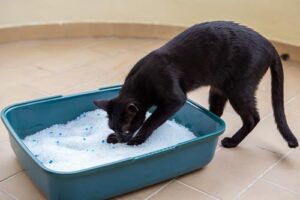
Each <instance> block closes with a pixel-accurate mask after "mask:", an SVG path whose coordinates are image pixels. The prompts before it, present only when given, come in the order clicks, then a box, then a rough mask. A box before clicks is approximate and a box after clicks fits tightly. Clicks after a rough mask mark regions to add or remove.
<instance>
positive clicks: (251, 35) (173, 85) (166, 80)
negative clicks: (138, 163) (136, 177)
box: [96, 21, 298, 147]
mask: <svg viewBox="0 0 300 200" xmlns="http://www.w3.org/2000/svg"><path fill="white" fill-rule="evenodd" d="M269 66H270V68H271V74H272V103H273V109H274V116H275V120H276V123H277V126H278V129H279V131H280V133H281V135H282V136H283V138H284V139H285V140H286V141H287V142H288V145H289V146H290V147H297V146H298V142H297V139H296V138H295V136H294V135H293V134H292V132H291V131H290V129H289V127H288V125H287V122H286V117H285V114H284V104H283V70H282V64H281V61H280V57H279V55H278V53H277V51H276V50H275V48H274V47H273V45H272V44H271V43H270V42H269V41H268V40H267V39H265V38H264V37H263V36H261V35H260V34H258V33H257V32H255V31H253V30H251V29H250V28H247V27H245V26H242V25H239V24H236V23H233V22H224V21H216V22H207V23H202V24H197V25H194V26H192V27H191V28H189V29H187V30H185V31H184V32H182V33H181V34H179V35H177V36H176V37H175V38H174V39H172V40H171V41H169V42H168V43H166V44H165V45H164V46H162V47H161V48H159V49H156V50H154V51H152V52H151V53H149V54H148V55H146V56H145V57H144V58H142V59H141V60H140V61H138V62H137V63H136V64H135V66H134V67H133V69H132V70H131V71H130V72H129V74H128V76H127V77H126V80H125V83H124V85H123V87H122V90H121V92H120V95H119V96H118V97H117V98H115V99H113V100H110V101H103V100H99V101H98V102H99V103H98V106H100V107H102V108H104V109H105V110H107V113H108V115H109V125H110V127H111V128H112V129H113V130H114V131H115V132H116V133H113V134H111V135H110V136H109V137H108V142H113V143H115V142H128V144H129V145H139V144H141V143H143V142H144V141H145V140H146V139H147V138H148V137H149V136H150V135H151V134H152V132H153V131H154V130H155V129H156V128H158V127H159V126H160V125H161V124H163V123H164V122H165V121H166V120H167V119H168V118H169V117H171V116H172V115H173V114H174V113H175V112H176V111H177V110H178V109H179V108H180V107H181V106H182V105H183V104H184V103H185V101H186V94H187V92H189V91H191V90H193V89H195V88H198V87H201V86H205V85H209V86H211V89H210V95H209V103H210V110H211V111H212V112H214V113H215V114H216V115H218V116H221V115H222V113H223V110H224V106H225V104H226V102H227V101H229V102H230V104H231V105H232V107H233V108H234V109H235V111H236V112H237V113H238V114H239V115H240V117H241V119H242V121H243V126H242V127H241V128H240V129H239V130H238V131H237V132H236V133H235V134H234V135H233V137H231V138H229V137H228V138H224V139H223V140H222V145H223V146H224V147H235V146H237V145H238V144H239V143H240V142H241V141H242V140H243V139H244V138H245V137H246V136H247V135H248V134H249V133H250V132H251V130H252V129H253V128H254V127H255V126H256V124H257V123H258V122H259V120H260V118H259V114H258V112H257V109H256V99H255V91H256V88H257V85H258V84H259V82H260V80H261V78H262V77H263V75H264V74H265V72H266V71H267V69H268V67H269ZM96 104H97V103H96ZM130 104H131V105H135V107H136V108H137V112H133V113H129V111H128V109H127V108H128V106H129V105H130ZM103 105H105V106H103ZM153 105H155V106H157V109H156V110H155V111H154V113H153V114H152V115H151V116H150V117H149V118H148V119H147V120H146V121H144V119H145V113H146V111H147V110H148V109H149V108H150V107H151V106H153ZM122 127H123V128H122ZM124 127H126V128H124ZM139 128H140V129H139ZM138 129H139V131H138V133H137V134H136V135H135V136H134V137H133V133H134V132H135V131H136V130H138Z"/></svg>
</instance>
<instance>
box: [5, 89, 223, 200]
mask: <svg viewBox="0 0 300 200" xmlns="http://www.w3.org/2000/svg"><path fill="white" fill-rule="evenodd" d="M120 88H121V86H113V87H107V88H102V89H99V90H96V91H91V92H86V93H81V94H75V95H70V96H54V97H49V98H44V99H39V100H34V101H29V102H24V103H20V104H15V105H12V106H9V107H7V108H5V109H4V110H3V111H2V115H1V117H2V120H3V122H4V124H5V125H6V128H7V129H8V131H9V138H10V143H11V146H12V148H13V150H14V152H15V154H16V155H17V158H18V160H19V162H20V163H21V165H22V166H23V168H24V169H25V171H26V173H27V174H28V175H29V177H30V178H31V179H32V181H33V182H34V183H35V184H36V185H37V187H38V188H39V189H40V190H41V191H42V192H43V193H44V195H45V196H46V197H47V198H48V199H62V200H68V199H70V200H77V199H78V200H83V199H84V200H87V199H107V198H111V197H114V196H117V195H121V194H124V193H127V192H130V191H133V190H137V189H139V188H143V187H145V186H149V185H152V184H155V183H159V182H162V181H165V180H168V179H171V178H174V177H177V176H180V175H182V174H185V173H188V172H191V171H194V170H197V169H199V168H202V167H204V166H205V165H207V164H208V163H209V162H210V161H211V160H212V158H213V156H214V152H215V148H216V145H217V140H218V136H219V135H220V134H222V133H223V132H224V129H225V124H224V122H223V121H222V120H221V119H220V118H219V117H217V116H215V115H214V114H212V113H211V112H209V111H208V110H206V109H204V108H202V107H201V106H199V105H197V104H195V103H193V102H192V101H190V100H188V101H187V102H186V103H185V105H184V106H183V107H182V108H181V109H180V110H179V111H178V112H177V113H176V114H175V115H174V116H173V117H172V118H173V119H175V121H176V122H177V123H179V124H182V125H184V126H185V127H187V128H189V129H190V130H191V131H192V132H193V133H194V134H195V135H196V138H194V139H192V140H189V141H186V142H182V143H179V144H177V145H174V146H171V147H168V148H164V149H160V150H158V151H154V152H151V153H148V154H144V155H141V156H137V157H131V158H128V159H124V160H120V161H117V162H113V163H109V164H105V165H101V166H95V167H91V168H88V169H84V170H78V171H73V172H59V171H54V170H51V169H49V168H47V167H45V166H44V165H42V164H41V163H40V162H39V161H38V160H37V159H36V158H35V157H34V155H33V154H32V153H31V152H30V151H29V150H28V149H27V147H26V146H25V145H24V143H23V142H22V139H24V138H25V137H26V136H28V135H31V134H34V133H35V132H37V131H40V130H42V129H45V128H47V127H49V126H51V125H53V124H58V123H65V122H67V121H70V120H72V119H74V118H76V117H77V116H78V115H80V114H81V113H83V112H87V111H91V110H94V109H96V107H95V106H94V105H93V100H94V99H97V98H103V99H110V98H112V97H115V96H117V95H118V92H119V90H120Z"/></svg>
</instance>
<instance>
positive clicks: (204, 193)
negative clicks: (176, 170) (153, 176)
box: [176, 180, 220, 200]
mask: <svg viewBox="0 0 300 200" xmlns="http://www.w3.org/2000/svg"><path fill="white" fill-rule="evenodd" d="M176 182H178V183H180V184H181V185H184V186H186V187H188V188H190V189H192V190H194V191H196V192H199V193H201V194H203V195H205V196H207V197H209V198H212V199H214V200H220V199H219V198H218V197H215V196H213V195H211V194H208V193H206V192H204V191H202V190H199V189H197V188H195V187H193V186H190V185H188V184H185V183H184V182H182V181H180V180H176Z"/></svg>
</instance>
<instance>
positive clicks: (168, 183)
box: [144, 179, 175, 200]
mask: <svg viewBox="0 0 300 200" xmlns="http://www.w3.org/2000/svg"><path fill="white" fill-rule="evenodd" d="M174 181H175V179H172V180H171V181H169V182H167V183H166V184H165V185H163V186H161V187H160V188H159V189H158V190H156V191H155V192H153V193H152V194H150V195H149V196H148V197H146V198H145V199H144V200H149V199H151V198H152V197H153V196H155V195H157V194H158V193H159V192H160V191H162V190H163V189H165V188H166V187H167V186H168V185H170V184H171V183H173V182H174Z"/></svg>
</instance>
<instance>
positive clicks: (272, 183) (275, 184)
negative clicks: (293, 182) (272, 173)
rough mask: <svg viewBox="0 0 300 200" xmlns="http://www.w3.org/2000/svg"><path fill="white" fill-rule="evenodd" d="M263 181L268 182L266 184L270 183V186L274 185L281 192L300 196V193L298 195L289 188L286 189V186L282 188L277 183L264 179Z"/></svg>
mask: <svg viewBox="0 0 300 200" xmlns="http://www.w3.org/2000/svg"><path fill="white" fill-rule="evenodd" d="M261 180H262V181H264V182H266V183H268V184H270V185H273V186H274V187H276V188H280V189H281V190H284V191H286V192H289V193H292V194H295V195H300V193H298V192H295V191H293V190H290V189H289V188H286V187H284V186H282V185H280V184H277V183H274V182H272V181H269V180H267V179H265V178H262V179H261Z"/></svg>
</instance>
